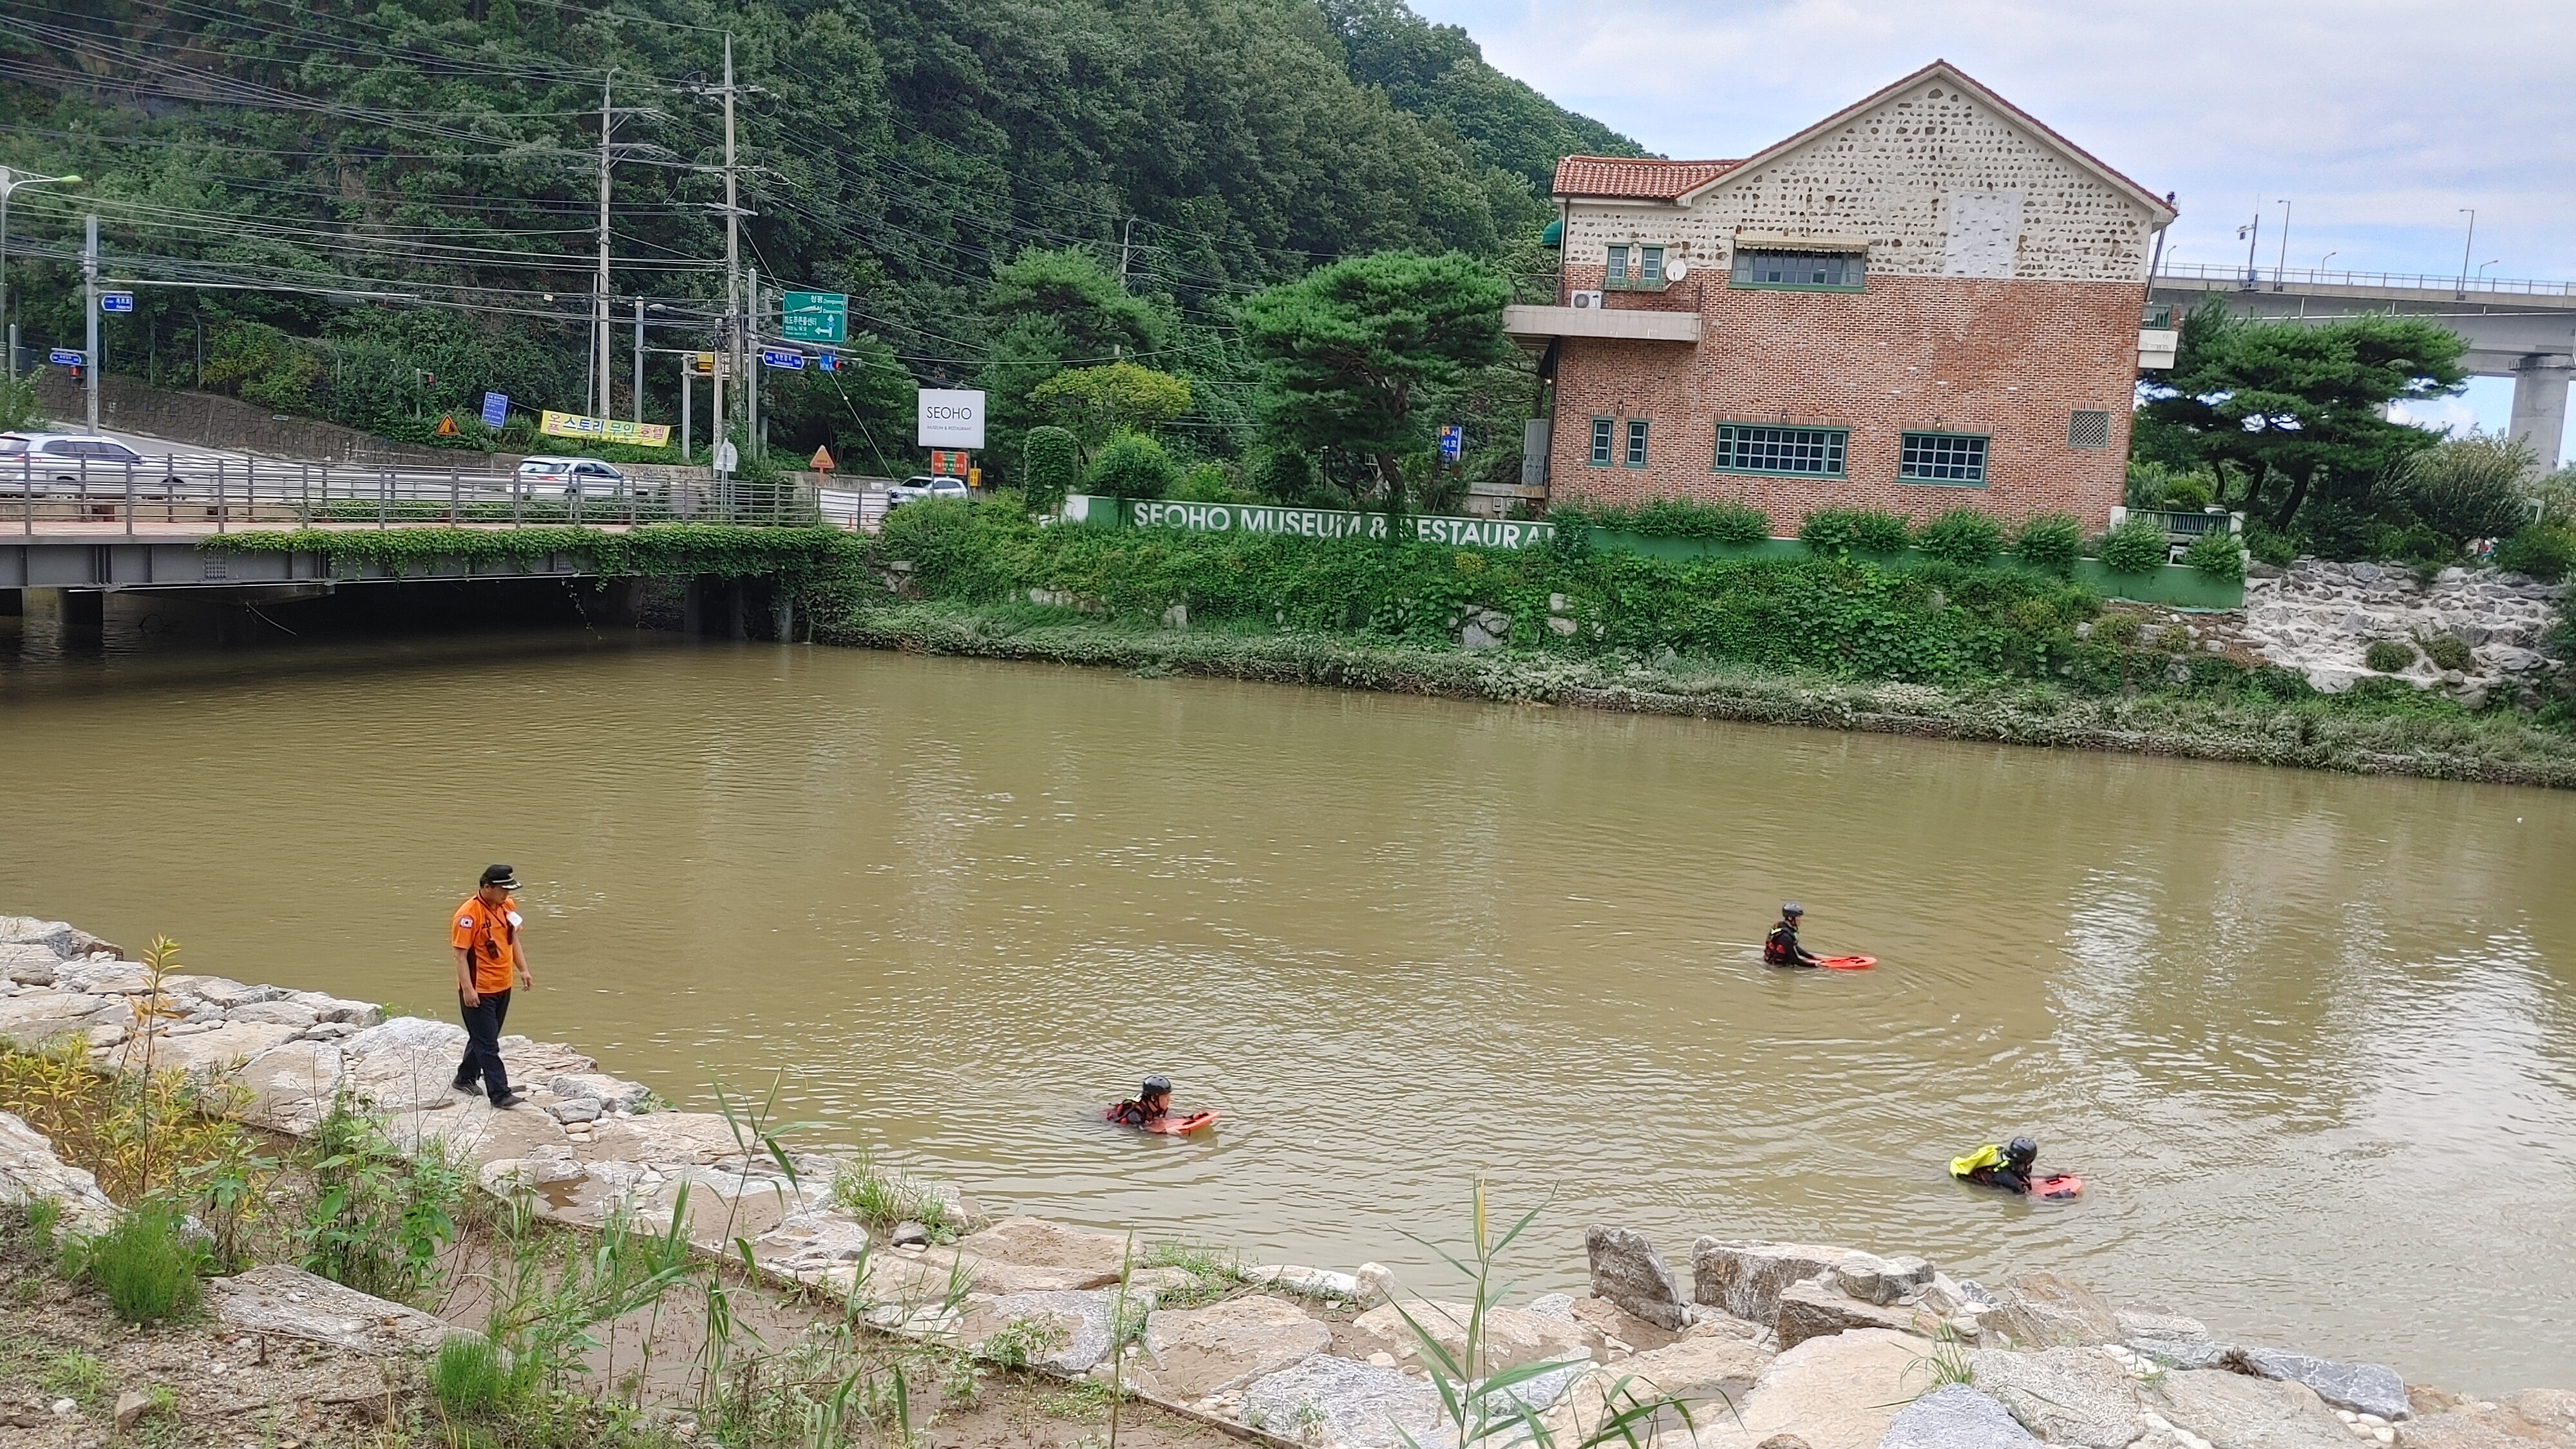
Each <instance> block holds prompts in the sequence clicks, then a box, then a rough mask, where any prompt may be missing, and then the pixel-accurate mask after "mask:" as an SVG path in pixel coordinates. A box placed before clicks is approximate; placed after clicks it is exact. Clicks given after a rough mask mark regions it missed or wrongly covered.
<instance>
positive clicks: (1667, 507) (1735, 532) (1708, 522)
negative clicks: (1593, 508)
mask: <svg viewBox="0 0 2576 1449" xmlns="http://www.w3.org/2000/svg"><path fill="white" fill-rule="evenodd" d="M1597 526H1599V527H1602V528H1626V529H1628V530H1630V531H1632V532H1635V533H1642V534H1645V535H1647V536H1648V537H1650V538H1701V539H1706V540H1708V541H1709V542H1711V543H1732V544H1747V543H1760V542H1761V541H1762V540H1764V539H1766V538H1769V537H1770V536H1771V516H1770V515H1769V514H1767V513H1764V512H1763V511H1762V510H1761V509H1759V508H1754V507H1751V506H1749V505H1746V504H1742V503H1695V502H1693V501H1691V500H1690V499H1687V498H1659V499H1656V500H1655V501H1654V502H1652V503H1647V504H1644V505H1642V506H1640V507H1639V508H1637V510H1636V511H1635V512H1633V513H1631V514H1629V515H1628V516H1627V517H1626V519H1625V520H1624V521H1613V520H1612V517H1611V516H1610V511H1608V510H1605V516H1604V517H1603V518H1602V520H1601V521H1600V523H1599V524H1598V525H1597Z"/></svg>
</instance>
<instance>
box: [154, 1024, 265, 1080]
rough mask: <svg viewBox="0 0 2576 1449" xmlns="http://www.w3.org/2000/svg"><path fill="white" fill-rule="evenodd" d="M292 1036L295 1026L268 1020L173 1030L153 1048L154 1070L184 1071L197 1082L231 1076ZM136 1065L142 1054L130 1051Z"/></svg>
mask: <svg viewBox="0 0 2576 1449" xmlns="http://www.w3.org/2000/svg"><path fill="white" fill-rule="evenodd" d="M293 1035H295V1029H294V1028H293V1027H288V1026H275V1025H271V1024H269V1023H267V1022H255V1021H242V1022H232V1021H228V1022H225V1023H223V1024H222V1025H220V1026H217V1027H215V1028H214V1029H213V1030H211V1031H190V1032H187V1033H186V1034H185V1035H182V1034H180V1033H179V1032H172V1033H170V1034H169V1035H167V1036H165V1037H163V1038H162V1039H161V1040H160V1041H159V1042H157V1043H155V1044H154V1045H153V1048H152V1069H153V1070H154V1071H156V1072H171V1071H176V1072H185V1073H187V1074H188V1075H189V1076H191V1077H194V1078H196V1079H197V1080H199V1081H216V1080H221V1079H224V1078H227V1077H230V1076H231V1075H232V1074H233V1072H235V1071H236V1070H238V1069H239V1068H240V1067H241V1066H242V1065H243V1064H244V1063H246V1062H249V1061H250V1060H252V1059H253V1058H255V1057H257V1056H259V1055H261V1054H262V1053H264V1052H266V1051H268V1050H269V1049H270V1048H271V1047H274V1046H277V1045H279V1044H280V1043H282V1042H284V1041H285V1040H286V1039H287V1038H288V1037H290V1036H293ZM131 1059H132V1060H133V1062H134V1063H135V1065H137V1066H138V1067H139V1066H140V1065H141V1064H142V1053H141V1052H140V1051H137V1052H135V1053H133V1054H132V1058H131Z"/></svg>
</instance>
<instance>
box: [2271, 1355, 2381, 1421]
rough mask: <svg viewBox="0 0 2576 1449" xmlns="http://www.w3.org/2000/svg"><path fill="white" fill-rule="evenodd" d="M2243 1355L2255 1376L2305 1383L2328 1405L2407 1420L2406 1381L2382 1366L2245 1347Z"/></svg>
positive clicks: (2360, 1412)
mask: <svg viewBox="0 0 2576 1449" xmlns="http://www.w3.org/2000/svg"><path fill="white" fill-rule="evenodd" d="M2244 1353H2245V1361H2246V1362H2247V1363H2248V1364H2249V1365H2251V1366H2252V1367H2253V1369H2254V1371H2255V1372H2256V1373H2259V1374H2261V1375H2262V1376H2263V1377H2265V1378H2267V1379H2287V1380H2289V1381H2291V1382H2292V1383H2301V1384H2306V1385H2307V1386H2308V1387H2309V1388H2312V1389H2314V1390H2316V1391H2317V1396H2318V1397H2320V1398H2322V1399H2324V1400H2325V1401H2326V1402H2327V1403H2329V1404H2336V1405H2340V1406H2342V1407H2343V1408H2347V1409H2350V1410H2352V1411H2353V1412H2354V1413H2356V1414H2377V1415H2378V1416H2379V1417H2381V1418H2383V1419H2387V1420H2390V1421H2392V1422H2393V1421H2395V1420H2398V1419H2403V1418H2405V1417H2406V1414H2407V1407H2406V1381H2405V1380H2404V1379H2401V1378H2399V1377H2398V1376H2397V1370H2395V1369H2393V1368H2389V1367H2387V1366H2385V1365H2383V1364H2375V1363H2336V1362H2334V1361H2333V1360H2332V1359H2322V1358H2315V1357H2312V1356H2310V1355H2308V1354H2304V1353H2289V1352H2285V1351H2283V1350H2281V1349H2277V1348H2248V1349H2246V1350H2245V1351H2244Z"/></svg>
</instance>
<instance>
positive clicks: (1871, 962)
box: [1816, 956, 1878, 971]
mask: <svg viewBox="0 0 2576 1449" xmlns="http://www.w3.org/2000/svg"><path fill="white" fill-rule="evenodd" d="M1816 964H1817V965H1819V966H1822V967H1824V968H1825V969H1826V970H1828V971H1866V970H1868V969H1869V968H1871V967H1872V966H1875V965H1877V964H1878V958H1877V957H1875V956H1819V957H1817V958H1816Z"/></svg>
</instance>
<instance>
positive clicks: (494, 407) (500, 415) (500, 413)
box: [483, 392, 510, 428]
mask: <svg viewBox="0 0 2576 1449" xmlns="http://www.w3.org/2000/svg"><path fill="white" fill-rule="evenodd" d="M509 420H510V395H509V394H508V393H506V392H487V393H485V394H483V426H485V427H487V428H497V427H499V426H501V425H502V424H503V423H506V422H508V421H509Z"/></svg>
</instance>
